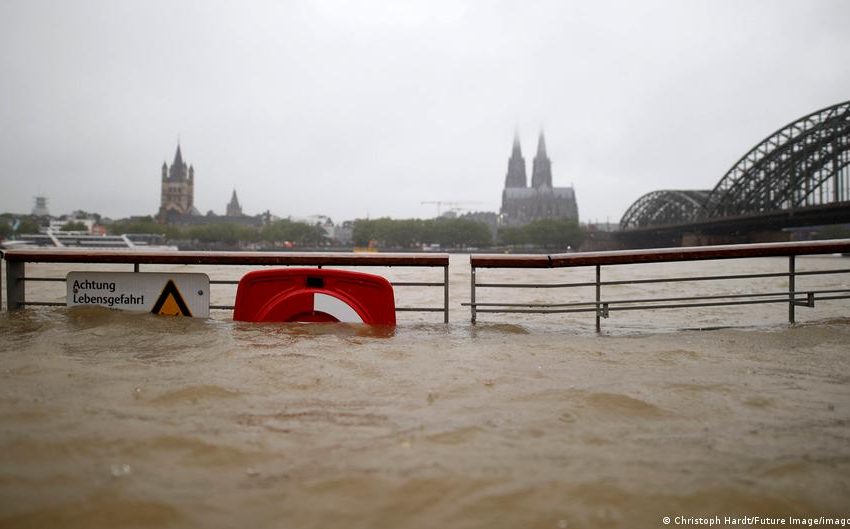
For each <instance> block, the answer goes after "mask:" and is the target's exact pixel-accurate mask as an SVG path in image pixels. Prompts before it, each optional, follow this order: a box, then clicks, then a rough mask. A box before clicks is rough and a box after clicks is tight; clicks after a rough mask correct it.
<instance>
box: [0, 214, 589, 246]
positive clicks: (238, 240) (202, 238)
mask: <svg viewBox="0 0 850 529" xmlns="http://www.w3.org/2000/svg"><path fill="white" fill-rule="evenodd" d="M12 220H13V219H12V217H11V216H9V215H2V216H0V238H9V237H11V236H12V235H13V231H12V227H11V225H12ZM71 222H73V221H71ZM67 226H68V228H69V229H70V228H75V229H80V228H84V226H82V225H79V226H77V225H76V224H68V225H67ZM38 228H39V225H38V222H37V221H36V220H35V219H33V218H31V217H23V218H21V219H20V224H19V226H18V229H17V231H16V232H15V233H17V234H27V233H38ZM106 229H107V233H110V234H114V235H120V234H123V233H152V234H160V235H162V236H163V237H164V238H165V239H166V240H168V241H197V242H200V243H221V244H228V245H238V244H246V243H247V244H250V243H259V244H262V243H270V244H279V243H282V242H285V241H288V242H291V243H293V244H295V245H297V246H321V245H325V244H330V243H332V242H334V241H331V240H329V238H328V237H327V235H326V233H325V231H324V230H323V229H322V227H321V226H318V225H309V224H304V223H301V222H294V221H292V220H289V219H281V220H276V221H273V222H271V223H269V224H267V225H264V226H250V225H245V224H238V223H227V222H222V223H211V224H197V225H191V226H177V225H170V224H160V223H158V222H156V221H155V220H154V219H153V218H152V217H150V216H148V217H141V218H132V219H122V220H117V221H114V222H111V223H108V224H106ZM583 239H584V232H583V230H582V229H581V228H580V227H579V225H578V223H577V222H575V221H572V220H567V219H549V220H540V221H536V222H532V223H530V224H526V225H524V226H510V227H509V226H503V227H500V228H499V229H498V230H497V231H496V234H495V236H494V234H493V233H492V231H491V229H490V227H488V226H487V225H486V224H484V223H481V222H477V221H473V220H470V219H464V218H454V219H451V218H442V217H440V218H436V219H390V218H379V219H357V220H355V221H354V223H353V226H352V242H353V244H354V245H355V246H367V245H369V244H370V243H372V242H373V241H374V243H376V244H377V245H378V246H379V247H383V248H411V249H414V248H421V247H422V246H423V245H439V246H440V247H441V248H445V249H461V248H472V247H476V248H487V247H492V246H496V245H498V246H511V247H522V246H534V247H541V248H556V249H567V248H570V247H572V248H577V247H579V246H580V245H581V242H582V240H583Z"/></svg>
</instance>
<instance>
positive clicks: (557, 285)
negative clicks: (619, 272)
mask: <svg viewBox="0 0 850 529" xmlns="http://www.w3.org/2000/svg"><path fill="white" fill-rule="evenodd" d="M600 284H602V285H604V284H605V283H600ZM592 286H596V283H593V282H590V283H547V284H543V283H475V288H479V287H490V288H570V287H592Z"/></svg>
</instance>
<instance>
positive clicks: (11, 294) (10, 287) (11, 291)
mask: <svg viewBox="0 0 850 529" xmlns="http://www.w3.org/2000/svg"><path fill="white" fill-rule="evenodd" d="M25 264H26V263H24V262H23V261H11V262H10V261H6V310H18V309H21V308H23V306H24V303H25V302H26V299H25V290H24V266H25Z"/></svg>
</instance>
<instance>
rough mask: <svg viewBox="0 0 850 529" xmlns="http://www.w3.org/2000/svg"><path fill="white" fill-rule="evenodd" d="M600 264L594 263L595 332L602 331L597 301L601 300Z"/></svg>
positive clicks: (599, 307)
mask: <svg viewBox="0 0 850 529" xmlns="http://www.w3.org/2000/svg"><path fill="white" fill-rule="evenodd" d="M601 278H602V266H601V265H596V332H602V321H601V319H600V318H601V315H600V312H601V310H602V307H601V306H600V305H599V302H600V301H601V300H602V285H601Z"/></svg>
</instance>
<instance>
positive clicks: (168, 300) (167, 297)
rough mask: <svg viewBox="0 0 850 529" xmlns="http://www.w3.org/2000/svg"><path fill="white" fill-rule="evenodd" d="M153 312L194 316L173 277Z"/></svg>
mask: <svg viewBox="0 0 850 529" xmlns="http://www.w3.org/2000/svg"><path fill="white" fill-rule="evenodd" d="M151 312H152V313H154V314H159V315H160V316H189V317H191V316H192V311H190V310H189V307H188V306H187V305H186V302H185V301H184V300H183V296H182V295H180V291H179V290H177V285H175V284H174V281H172V280H171V279H169V280H168V282H167V283H166V284H165V287H163V289H162V293H160V295H159V297H158V298H157V300H156V303H154V304H153V308H152V309H151Z"/></svg>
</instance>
